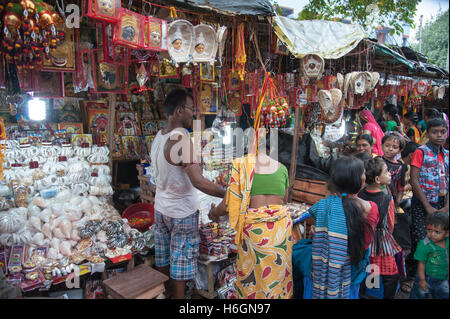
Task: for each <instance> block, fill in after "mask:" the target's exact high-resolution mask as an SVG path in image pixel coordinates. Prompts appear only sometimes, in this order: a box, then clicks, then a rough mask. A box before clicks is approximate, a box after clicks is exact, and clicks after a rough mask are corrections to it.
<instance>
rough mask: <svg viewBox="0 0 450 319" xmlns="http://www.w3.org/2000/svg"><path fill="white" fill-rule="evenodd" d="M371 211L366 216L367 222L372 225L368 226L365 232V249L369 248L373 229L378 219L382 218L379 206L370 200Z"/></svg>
mask: <svg viewBox="0 0 450 319" xmlns="http://www.w3.org/2000/svg"><path fill="white" fill-rule="evenodd" d="M369 203H370V206H371V208H370V212H369V214H368V215H367V217H366V222H367V223H368V224H369V226H370V227H367V229H366V231H365V233H364V249H368V248H369V245H370V243H371V242H372V240H373V231H374V230H375V227H376V226H377V224H378V219H379V218H380V214H379V213H378V206H377V204H375V203H374V202H370V201H369Z"/></svg>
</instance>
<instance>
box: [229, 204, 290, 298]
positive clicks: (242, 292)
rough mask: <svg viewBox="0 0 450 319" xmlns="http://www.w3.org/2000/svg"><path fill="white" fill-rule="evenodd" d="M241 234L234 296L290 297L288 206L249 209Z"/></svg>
mask: <svg viewBox="0 0 450 319" xmlns="http://www.w3.org/2000/svg"><path fill="white" fill-rule="evenodd" d="M242 235H243V236H242V243H241V245H239V246H238V256H237V260H236V268H237V271H236V273H237V274H236V281H235V287H236V297H237V298H239V299H290V298H291V297H292V295H293V279H292V245H293V238H292V220H291V218H290V216H289V212H288V209H287V207H286V206H281V205H270V206H265V207H261V208H258V209H250V210H248V212H247V215H246V217H245V222H244V228H243V232H242Z"/></svg>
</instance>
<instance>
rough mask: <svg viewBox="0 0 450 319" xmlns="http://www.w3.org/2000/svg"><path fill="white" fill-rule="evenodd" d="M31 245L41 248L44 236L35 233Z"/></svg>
mask: <svg viewBox="0 0 450 319" xmlns="http://www.w3.org/2000/svg"><path fill="white" fill-rule="evenodd" d="M31 241H32V242H33V244H35V245H36V246H42V245H44V234H42V233H36V234H34V236H33V238H32V239H31Z"/></svg>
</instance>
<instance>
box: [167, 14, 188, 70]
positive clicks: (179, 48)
mask: <svg viewBox="0 0 450 319" xmlns="http://www.w3.org/2000/svg"><path fill="white" fill-rule="evenodd" d="M168 37H169V43H168V51H169V55H170V57H171V58H172V60H174V61H175V62H176V63H184V62H187V61H188V60H189V56H190V55H191V54H192V47H193V46H192V43H193V40H194V27H193V26H192V24H191V23H190V22H189V21H187V20H182V19H180V20H175V21H173V22H172V23H170V24H169V26H168Z"/></svg>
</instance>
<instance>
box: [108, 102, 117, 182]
mask: <svg viewBox="0 0 450 319" xmlns="http://www.w3.org/2000/svg"><path fill="white" fill-rule="evenodd" d="M116 100H117V97H116V95H115V94H110V95H109V96H108V130H107V131H106V134H107V143H108V145H107V146H108V148H109V168H110V171H111V172H113V176H115V174H117V172H115V171H114V168H113V147H114V129H115V124H116V120H115V119H116Z"/></svg>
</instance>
